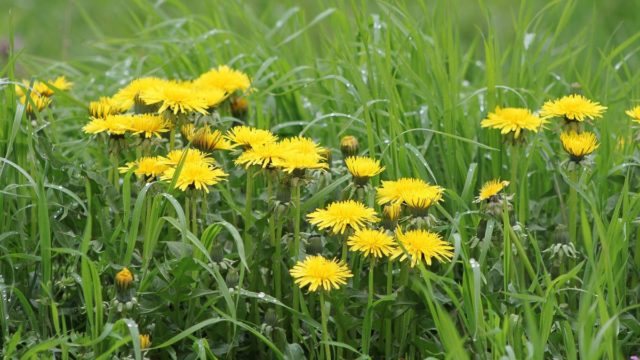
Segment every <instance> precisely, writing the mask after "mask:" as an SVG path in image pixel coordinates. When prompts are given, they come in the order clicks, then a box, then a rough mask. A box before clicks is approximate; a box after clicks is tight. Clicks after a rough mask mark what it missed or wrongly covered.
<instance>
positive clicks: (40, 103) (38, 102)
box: [20, 93, 51, 114]
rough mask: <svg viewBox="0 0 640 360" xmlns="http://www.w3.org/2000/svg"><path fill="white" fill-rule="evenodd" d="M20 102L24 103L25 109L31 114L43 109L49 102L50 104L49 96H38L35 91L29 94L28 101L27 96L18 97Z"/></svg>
mask: <svg viewBox="0 0 640 360" xmlns="http://www.w3.org/2000/svg"><path fill="white" fill-rule="evenodd" d="M20 103H21V104H22V105H25V110H26V112H27V113H29V114H33V113H35V112H36V110H37V111H38V112H40V111H42V110H44V109H45V108H46V107H47V106H49V104H51V98H48V97H46V96H40V95H37V94H35V93H31V94H30V96H29V101H27V96H26V95H25V96H22V97H20Z"/></svg>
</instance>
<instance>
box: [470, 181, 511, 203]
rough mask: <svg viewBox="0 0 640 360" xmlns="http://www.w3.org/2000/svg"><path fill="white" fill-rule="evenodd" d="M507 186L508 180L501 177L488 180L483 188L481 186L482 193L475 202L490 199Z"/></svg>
mask: <svg viewBox="0 0 640 360" xmlns="http://www.w3.org/2000/svg"><path fill="white" fill-rule="evenodd" d="M507 186H509V182H508V181H500V180H499V179H498V180H490V181H487V182H486V183H484V185H482V188H480V194H479V195H478V198H477V199H476V201H475V202H481V201H484V200H489V199H491V198H493V197H494V196H497V195H498V193H499V192H500V191H502V189H504V188H505V187H507Z"/></svg>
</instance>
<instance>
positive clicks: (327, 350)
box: [319, 290, 331, 360]
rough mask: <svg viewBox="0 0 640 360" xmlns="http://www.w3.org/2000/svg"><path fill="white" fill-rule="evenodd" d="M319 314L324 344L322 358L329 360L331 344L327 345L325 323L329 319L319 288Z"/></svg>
mask: <svg viewBox="0 0 640 360" xmlns="http://www.w3.org/2000/svg"><path fill="white" fill-rule="evenodd" d="M319 293H320V316H321V318H322V342H323V344H324V358H325V359H327V360H331V346H330V345H329V330H328V329H327V323H328V321H329V316H328V315H329V314H327V307H326V306H325V303H324V291H322V290H320V291H319Z"/></svg>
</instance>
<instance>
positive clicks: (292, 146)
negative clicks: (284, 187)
mask: <svg viewBox="0 0 640 360" xmlns="http://www.w3.org/2000/svg"><path fill="white" fill-rule="evenodd" d="M280 146H281V148H282V152H283V153H282V156H281V157H279V158H275V159H273V163H272V164H273V166H274V167H277V168H281V169H282V170H283V171H284V172H286V173H289V174H291V173H293V174H294V175H300V174H301V173H304V171H305V170H307V169H309V170H314V169H315V170H318V169H327V168H329V165H328V164H327V163H326V162H325V160H326V149H324V148H323V147H321V146H318V145H317V144H316V143H315V142H314V141H313V140H311V139H308V138H305V137H301V136H297V137H293V138H287V139H284V140H282V141H281V142H280Z"/></svg>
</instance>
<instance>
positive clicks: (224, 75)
mask: <svg viewBox="0 0 640 360" xmlns="http://www.w3.org/2000/svg"><path fill="white" fill-rule="evenodd" d="M194 83H195V84H196V86H200V87H212V88H217V89H220V90H223V91H224V92H226V93H227V94H230V93H233V92H234V91H237V90H242V91H247V90H248V89H249V87H250V86H251V80H249V76H247V74H245V73H243V72H242V71H238V70H233V69H231V68H230V67H228V66H226V65H222V66H219V67H218V68H217V69H211V70H209V71H207V72H206V73H204V74H202V75H200V77H198V78H197V79H196V80H195V81H194Z"/></svg>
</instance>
